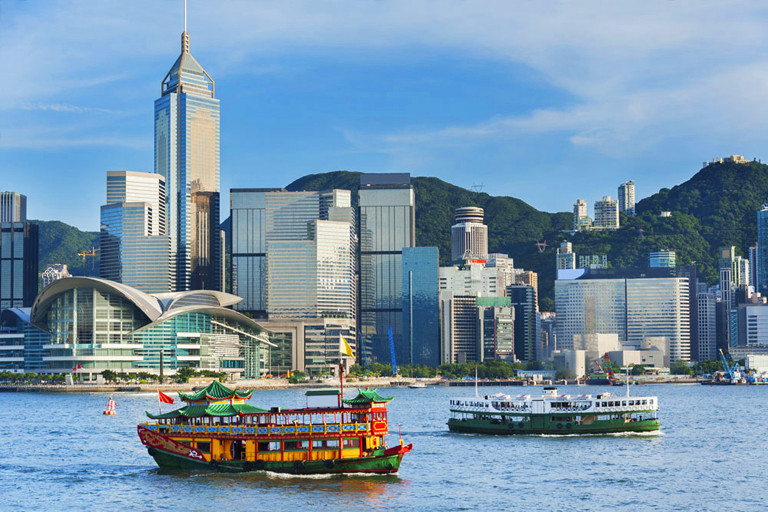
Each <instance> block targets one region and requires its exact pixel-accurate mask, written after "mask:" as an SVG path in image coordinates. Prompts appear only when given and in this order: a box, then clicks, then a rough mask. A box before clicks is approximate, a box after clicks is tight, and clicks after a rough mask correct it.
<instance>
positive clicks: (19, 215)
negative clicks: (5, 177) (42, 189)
mask: <svg viewBox="0 0 768 512" xmlns="http://www.w3.org/2000/svg"><path fill="white" fill-rule="evenodd" d="M26 220H27V196H25V195H24V194H19V193H18V192H0V222H24V221H26Z"/></svg>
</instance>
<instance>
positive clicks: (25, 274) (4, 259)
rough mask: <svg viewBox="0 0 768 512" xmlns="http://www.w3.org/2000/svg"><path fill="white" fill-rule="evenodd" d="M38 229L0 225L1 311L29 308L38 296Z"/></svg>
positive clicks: (26, 226) (22, 223)
mask: <svg viewBox="0 0 768 512" xmlns="http://www.w3.org/2000/svg"><path fill="white" fill-rule="evenodd" d="M37 264H38V229H37V225H35V224H31V223H29V222H2V223H0V308H11V307H29V306H31V305H32V303H33V302H34V300H35V296H36V295H37V290H38V285H37Z"/></svg>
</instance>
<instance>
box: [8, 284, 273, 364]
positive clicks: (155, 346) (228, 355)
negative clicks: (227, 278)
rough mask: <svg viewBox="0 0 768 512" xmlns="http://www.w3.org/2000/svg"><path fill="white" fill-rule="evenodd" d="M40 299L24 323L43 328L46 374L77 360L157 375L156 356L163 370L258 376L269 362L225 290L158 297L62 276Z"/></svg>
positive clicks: (253, 327)
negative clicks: (186, 369)
mask: <svg viewBox="0 0 768 512" xmlns="http://www.w3.org/2000/svg"><path fill="white" fill-rule="evenodd" d="M41 297H42V300H41V301H39V304H38V305H37V306H36V310H33V312H32V314H31V320H30V321H31V323H32V324H33V325H34V326H36V327H40V328H41V329H45V330H46V331H48V332H50V341H48V342H47V343H46V344H45V345H42V358H41V361H42V365H43V370H44V371H46V372H53V373H68V372H69V371H71V369H72V368H73V367H75V366H80V367H81V368H80V369H79V370H78V372H82V373H88V374H96V373H100V372H102V371H104V370H106V369H110V370H114V371H117V372H136V371H148V372H151V373H159V371H160V367H161V366H160V364H161V361H162V368H163V369H164V370H167V374H169V373H173V372H174V371H175V370H178V369H179V368H185V367H189V368H195V369H208V370H214V371H230V372H234V373H237V374H239V375H241V376H243V377H246V378H258V377H259V376H261V375H262V370H264V369H266V368H267V365H268V364H269V348H268V344H269V343H268V338H267V335H266V333H264V332H263V329H262V328H261V327H260V326H258V325H257V324H255V323H254V322H252V321H251V320H249V319H247V318H246V317H243V316H242V315H240V314H238V313H235V312H232V311H231V310H228V309H225V308H224V307H223V306H226V305H229V304H231V303H233V302H235V301H236V299H237V298H236V297H233V296H231V295H224V294H222V295H221V296H218V295H215V294H214V292H198V293H193V292H188V294H186V295H180V296H177V295H171V296H168V295H161V296H158V297H160V298H158V297H155V296H151V295H146V294H143V293H141V292H140V291H138V290H135V289H132V288H128V287H125V286H122V285H116V284H113V283H110V282H109V281H103V280H95V279H90V278H69V279H62V280H59V281H57V282H55V283H54V284H52V285H51V288H50V289H48V291H47V292H43V293H42V294H41ZM25 343H27V344H29V343H30V342H29V341H28V340H25ZM0 353H1V349H0Z"/></svg>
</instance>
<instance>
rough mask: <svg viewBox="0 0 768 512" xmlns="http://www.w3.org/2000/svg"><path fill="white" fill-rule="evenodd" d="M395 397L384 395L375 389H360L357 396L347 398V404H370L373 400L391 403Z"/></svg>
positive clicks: (345, 401)
mask: <svg viewBox="0 0 768 512" xmlns="http://www.w3.org/2000/svg"><path fill="white" fill-rule="evenodd" d="M394 398H395V397H393V396H390V397H384V396H381V395H380V394H379V393H377V390H376V388H374V389H358V390H357V396H356V397H355V398H345V399H344V403H345V404H370V403H372V402H379V403H385V404H386V403H389V402H391V401H392V400H394Z"/></svg>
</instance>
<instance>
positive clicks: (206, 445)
mask: <svg viewBox="0 0 768 512" xmlns="http://www.w3.org/2000/svg"><path fill="white" fill-rule="evenodd" d="M197 449H198V450H199V451H201V452H204V453H210V452H211V442H210V441H198V442H197Z"/></svg>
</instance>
